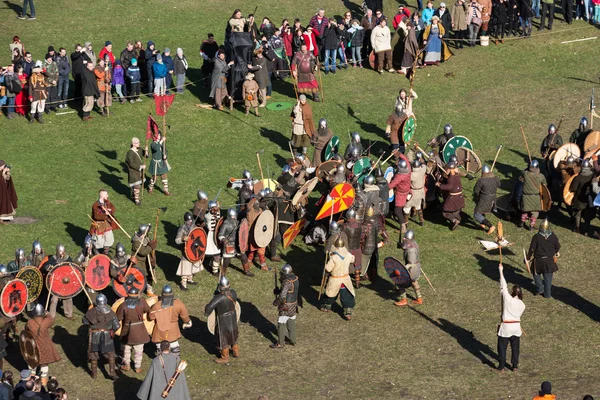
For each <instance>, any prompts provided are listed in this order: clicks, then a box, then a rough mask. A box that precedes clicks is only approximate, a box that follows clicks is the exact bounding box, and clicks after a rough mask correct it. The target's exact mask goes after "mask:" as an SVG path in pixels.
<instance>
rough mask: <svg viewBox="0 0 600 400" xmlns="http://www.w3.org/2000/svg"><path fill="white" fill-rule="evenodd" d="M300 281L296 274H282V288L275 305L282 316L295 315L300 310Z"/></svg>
mask: <svg viewBox="0 0 600 400" xmlns="http://www.w3.org/2000/svg"><path fill="white" fill-rule="evenodd" d="M299 295H300V282H299V281H298V277H297V276H296V275H294V274H289V275H285V278H284V276H283V275H282V282H281V289H280V291H279V294H278V295H277V298H276V299H275V301H274V302H273V305H275V306H277V311H279V316H280V317H293V316H295V315H296V312H297V311H298V296H299Z"/></svg>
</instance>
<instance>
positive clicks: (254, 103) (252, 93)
mask: <svg viewBox="0 0 600 400" xmlns="http://www.w3.org/2000/svg"><path fill="white" fill-rule="evenodd" d="M259 90H260V89H259V87H258V83H256V81H255V80H254V74H253V73H251V72H248V74H246V79H245V81H244V84H243V85H242V97H243V99H244V106H245V107H246V115H248V114H249V112H250V107H252V108H254V114H255V115H256V116H257V117H260V115H259V114H258V92H259Z"/></svg>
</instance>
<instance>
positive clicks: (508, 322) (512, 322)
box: [502, 321, 521, 324]
mask: <svg viewBox="0 0 600 400" xmlns="http://www.w3.org/2000/svg"><path fill="white" fill-rule="evenodd" d="M502 323H503V324H520V323H521V321H502Z"/></svg>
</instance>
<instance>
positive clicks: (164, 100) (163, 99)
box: [154, 94, 175, 117]
mask: <svg viewBox="0 0 600 400" xmlns="http://www.w3.org/2000/svg"><path fill="white" fill-rule="evenodd" d="M174 99H175V95H174V94H164V95H160V96H158V95H154V103H155V104H156V115H158V116H160V117H162V116H163V115H166V114H167V111H168V110H169V107H171V104H173V100H174Z"/></svg>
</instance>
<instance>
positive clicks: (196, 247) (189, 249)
mask: <svg viewBox="0 0 600 400" xmlns="http://www.w3.org/2000/svg"><path fill="white" fill-rule="evenodd" d="M205 252H206V232H204V229H202V228H194V229H192V230H191V231H190V234H189V239H188V241H187V242H185V244H184V253H185V258H187V259H188V261H189V262H192V263H196V262H198V261H200V260H202V259H203V257H204V253H205Z"/></svg>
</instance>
